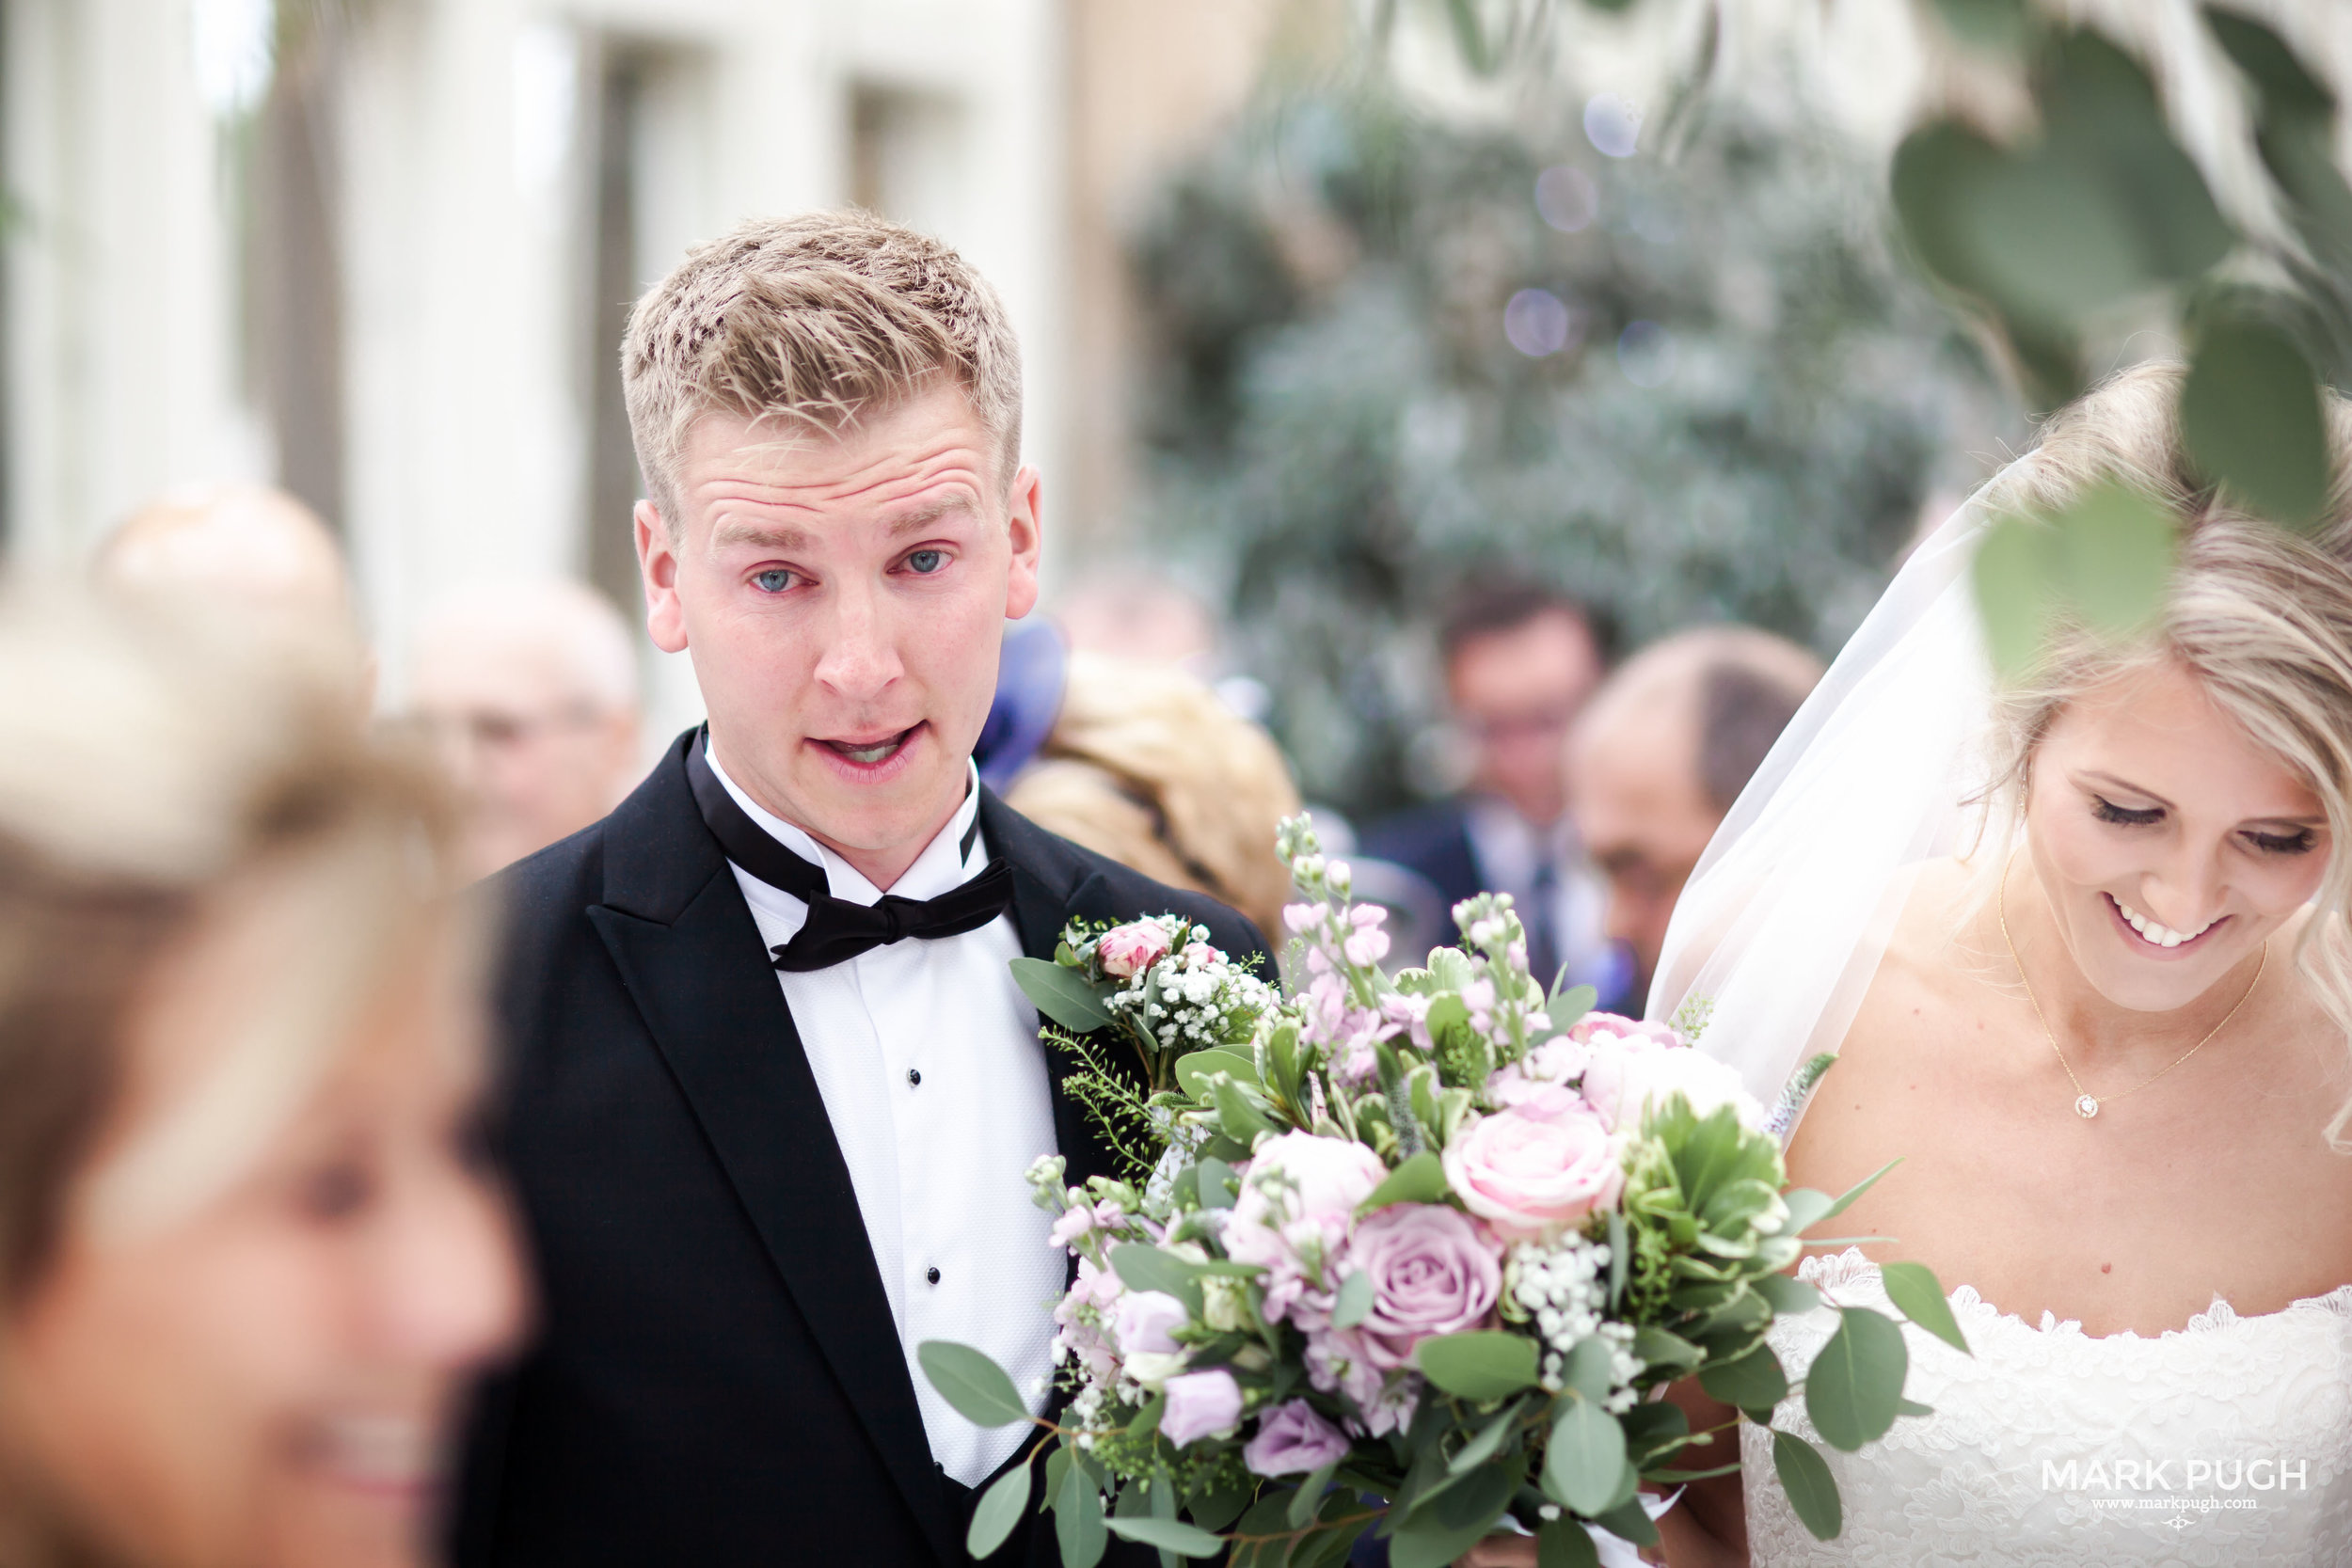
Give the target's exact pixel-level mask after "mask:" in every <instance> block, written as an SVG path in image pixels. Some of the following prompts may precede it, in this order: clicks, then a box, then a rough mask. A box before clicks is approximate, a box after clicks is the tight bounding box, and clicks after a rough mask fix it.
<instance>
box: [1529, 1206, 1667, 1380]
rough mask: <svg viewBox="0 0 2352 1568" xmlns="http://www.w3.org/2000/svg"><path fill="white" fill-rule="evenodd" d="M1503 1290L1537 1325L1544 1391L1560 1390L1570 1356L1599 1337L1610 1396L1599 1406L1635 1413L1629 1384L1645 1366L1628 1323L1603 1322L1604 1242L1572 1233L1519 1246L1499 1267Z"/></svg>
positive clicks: (1605, 1305) (1606, 1286)
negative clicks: (1605, 1356) (1607, 1366)
mask: <svg viewBox="0 0 2352 1568" xmlns="http://www.w3.org/2000/svg"><path fill="white" fill-rule="evenodd" d="M1502 1288H1503V1291H1504V1292H1505V1294H1506V1295H1507V1296H1508V1297H1509V1298H1510V1300H1511V1302H1512V1304H1513V1305H1514V1306H1515V1307H1518V1310H1519V1312H1520V1313H1522V1314H1524V1315H1525V1317H1526V1318H1527V1320H1528V1321H1529V1322H1531V1323H1534V1325H1535V1332H1536V1335H1537V1337H1538V1338H1540V1339H1541V1341H1542V1343H1543V1360H1542V1365H1541V1368H1540V1369H1539V1373H1538V1375H1539V1377H1540V1378H1541V1381H1542V1383H1543V1386H1544V1387H1545V1389H1546V1390H1548V1391H1549V1392H1551V1393H1555V1394H1556V1393H1558V1392H1559V1391H1560V1389H1561V1387H1562V1386H1563V1382H1564V1372H1565V1368H1566V1365H1567V1358H1568V1353H1569V1352H1570V1351H1572V1350H1574V1349H1575V1348H1576V1347H1577V1346H1578V1345H1579V1344H1581V1343H1582V1342H1583V1341H1584V1340H1586V1339H1591V1338H1598V1339H1599V1340H1600V1342H1601V1343H1603V1344H1605V1345H1607V1346H1608V1347H1609V1352H1610V1355H1609V1360H1610V1370H1609V1397H1608V1398H1607V1399H1606V1400H1605V1401H1603V1402H1602V1404H1603V1408H1605V1409H1606V1410H1608V1411H1609V1413H1610V1414H1611V1415H1619V1414H1622V1413H1623V1412H1625V1411H1628V1410H1630V1409H1632V1408H1633V1405H1634V1402H1635V1401H1636V1399H1637V1397H1638V1396H1637V1395H1636V1394H1635V1393H1634V1390H1633V1380H1634V1378H1635V1377H1637V1376H1639V1375H1640V1374H1641V1371H1642V1367H1643V1363H1642V1361H1641V1359H1640V1358H1639V1357H1637V1356H1636V1355H1635V1354H1633V1327H1632V1325H1631V1324H1630V1323H1610V1322H1607V1321H1606V1320H1605V1319H1604V1318H1603V1316H1602V1314H1603V1313H1604V1312H1605V1311H1606V1310H1607V1309H1608V1306H1609V1248H1608V1245H1607V1243H1601V1242H1596V1241H1593V1240H1592V1239H1590V1238H1589V1237H1585V1236H1581V1235H1578V1234H1576V1233H1574V1232H1570V1233H1568V1234H1567V1235H1565V1236H1563V1237H1561V1238H1560V1240H1558V1241H1557V1242H1552V1243H1541V1242H1522V1243H1519V1244H1518V1245H1517V1246H1514V1247H1513V1248H1512V1249H1511V1251H1510V1255H1509V1256H1508V1257H1507V1258H1506V1259H1504V1262H1503V1279H1502Z"/></svg>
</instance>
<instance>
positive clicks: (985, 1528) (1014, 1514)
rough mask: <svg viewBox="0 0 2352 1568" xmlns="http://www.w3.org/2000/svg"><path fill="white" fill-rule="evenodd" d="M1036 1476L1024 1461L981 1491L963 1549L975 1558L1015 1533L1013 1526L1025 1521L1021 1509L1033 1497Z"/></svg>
mask: <svg viewBox="0 0 2352 1568" xmlns="http://www.w3.org/2000/svg"><path fill="white" fill-rule="evenodd" d="M1034 1480H1035V1478H1034V1477H1032V1476H1031V1475H1030V1474H1029V1467H1028V1466H1027V1465H1022V1466H1021V1467H1020V1468H1019V1469H1015V1470H1008V1471H1006V1472H1005V1473H1004V1474H1003V1475H1001V1476H999V1477H997V1478H996V1480H995V1481H994V1482H993V1483H992V1484H991V1485H990V1487H989V1489H988V1490H987V1491H985V1492H983V1493H981V1494H980V1500H979V1504H978V1506H977V1507H976V1508H974V1509H973V1510H972V1524H971V1528H968V1529H966V1530H965V1531H964V1532H963V1549H964V1550H965V1551H967V1552H969V1553H971V1554H972V1559H973V1560H974V1561H976V1562H977V1561H978V1560H980V1559H982V1558H985V1557H988V1556H990V1555H991V1554H992V1553H993V1552H994V1551H995V1550H996V1548H997V1547H999V1546H1001V1545H1003V1544H1005V1537H1007V1536H1009V1535H1010V1534H1011V1533H1012V1527H1013V1526H1015V1525H1017V1524H1019V1523H1020V1522H1021V1511H1022V1509H1023V1508H1024V1507H1025V1506H1026V1505H1027V1503H1028V1501H1029V1487H1030V1486H1031V1484H1032V1483H1033V1482H1034Z"/></svg>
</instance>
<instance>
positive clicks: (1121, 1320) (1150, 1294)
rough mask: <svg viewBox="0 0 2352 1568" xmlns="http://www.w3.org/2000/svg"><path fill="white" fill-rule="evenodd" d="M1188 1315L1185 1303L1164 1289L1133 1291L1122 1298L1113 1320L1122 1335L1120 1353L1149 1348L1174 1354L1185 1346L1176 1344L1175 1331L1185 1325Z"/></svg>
mask: <svg viewBox="0 0 2352 1568" xmlns="http://www.w3.org/2000/svg"><path fill="white" fill-rule="evenodd" d="M1188 1317H1189V1314H1187V1313H1186V1312H1185V1311H1184V1303H1183V1302H1181V1301H1178V1300H1177V1299H1176V1298H1175V1297H1174V1296H1171V1295H1169V1294H1168V1293H1167V1292H1166V1291H1128V1292H1127V1293H1126V1294H1125V1295H1123V1296H1120V1298H1119V1312H1118V1315H1117V1317H1116V1318H1115V1319H1114V1320H1113V1323H1114V1324H1115V1327H1116V1331H1117V1333H1118V1335H1119V1353H1120V1354H1121V1355H1133V1354H1136V1352H1138V1351H1149V1352H1152V1353H1154V1354H1163V1355H1173V1354H1176V1353H1177V1352H1178V1351H1180V1350H1182V1349H1183V1348H1184V1347H1183V1346H1181V1345H1179V1344H1177V1343H1176V1340H1175V1338H1174V1337H1173V1331H1174V1330H1176V1329H1179V1328H1182V1327H1184V1323H1186V1322H1187V1321H1188Z"/></svg>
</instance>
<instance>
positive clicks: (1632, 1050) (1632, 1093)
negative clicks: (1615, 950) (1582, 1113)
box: [1579, 1020, 1764, 1133]
mask: <svg viewBox="0 0 2352 1568" xmlns="http://www.w3.org/2000/svg"><path fill="white" fill-rule="evenodd" d="M1618 1022H1623V1021H1622V1020H1619V1021H1618ZM1579 1027H1581V1025H1580V1026H1579ZM1640 1028H1641V1031H1642V1032H1641V1033H1639V1034H1609V1033H1596V1034H1595V1035H1594V1036H1593V1037H1592V1038H1591V1039H1590V1040H1589V1041H1588V1042H1586V1045H1585V1049H1586V1051H1587V1052H1588V1053H1590V1054H1589V1057H1588V1059H1587V1060H1586V1062H1585V1065H1584V1079H1583V1084H1584V1098H1585V1099H1586V1100H1587V1101H1590V1102H1591V1103H1592V1107H1593V1109H1594V1110H1596V1111H1597V1112H1599V1113H1600V1117H1601V1119H1602V1120H1603V1121H1605V1122H1607V1123H1608V1124H1609V1125H1610V1127H1611V1128H1612V1129H1613V1130H1615V1131H1618V1132H1628V1133H1631V1132H1639V1131H1640V1130H1641V1126H1642V1117H1644V1116H1645V1115H1646V1114H1647V1113H1648V1112H1650V1111H1651V1110H1654V1109H1656V1108H1657V1107H1659V1106H1661V1105H1663V1104H1664V1103H1665V1102H1666V1101H1667V1100H1668V1099H1669V1098H1671V1097H1672V1096H1674V1095H1676V1094H1677V1093H1679V1094H1680V1095H1681V1096H1682V1097H1683V1098H1684V1099H1686V1100H1688V1101H1690V1102H1691V1109H1692V1110H1693V1111H1696V1112H1697V1113H1698V1114H1699V1115H1700V1116H1706V1115H1708V1113H1710V1112H1712V1111H1714V1110H1715V1109H1716V1108H1717V1107H1719V1106H1724V1105H1729V1106H1731V1107H1733V1109H1734V1112H1735V1114H1736V1115H1737V1116H1738V1117H1739V1118H1740V1123H1741V1125H1743V1126H1747V1127H1761V1126H1762V1125H1763V1123H1764V1107H1763V1106H1762V1105H1760V1104H1758V1103H1757V1102H1756V1097H1755V1096H1753V1095H1751V1094H1749V1093H1748V1091H1747V1086H1746V1085H1744V1084H1742V1083H1741V1082H1740V1074H1739V1073H1738V1072H1736V1071H1734V1070H1733V1069H1731V1068H1730V1067H1728V1066H1726V1065H1725V1064H1724V1063H1722V1062H1719V1061H1717V1060H1716V1059H1715V1058H1714V1057H1712V1056H1709V1055H1708V1054H1707V1053H1705V1052H1703V1051H1693V1050H1692V1049H1691V1047H1689V1046H1687V1045H1683V1044H1681V1043H1679V1042H1678V1041H1677V1040H1676V1039H1675V1037H1674V1034H1673V1031H1671V1030H1667V1029H1664V1027H1663V1026H1662V1025H1661V1024H1654V1023H1652V1024H1644V1025H1641V1026H1640ZM1659 1033H1663V1034H1664V1035H1665V1037H1666V1039H1665V1043H1662V1044H1661V1043H1660V1041H1659V1039H1658V1034H1659Z"/></svg>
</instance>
